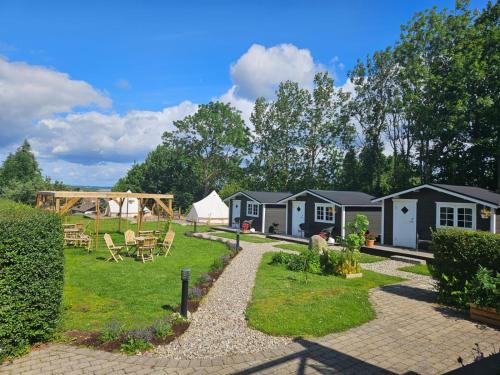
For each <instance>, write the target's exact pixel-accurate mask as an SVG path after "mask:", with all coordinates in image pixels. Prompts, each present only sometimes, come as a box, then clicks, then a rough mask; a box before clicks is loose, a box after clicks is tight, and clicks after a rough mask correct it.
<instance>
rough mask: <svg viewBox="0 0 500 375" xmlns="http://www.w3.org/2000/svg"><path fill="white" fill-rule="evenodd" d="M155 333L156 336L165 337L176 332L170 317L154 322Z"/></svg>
mask: <svg viewBox="0 0 500 375" xmlns="http://www.w3.org/2000/svg"><path fill="white" fill-rule="evenodd" d="M153 329H154V334H155V337H156V338H159V339H165V338H167V337H168V336H171V335H173V334H174V331H173V330H172V324H171V322H170V317H167V318H163V319H157V320H155V322H154V323H153Z"/></svg>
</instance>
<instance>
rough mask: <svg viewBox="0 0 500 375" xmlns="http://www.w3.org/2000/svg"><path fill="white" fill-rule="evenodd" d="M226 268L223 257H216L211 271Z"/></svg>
mask: <svg viewBox="0 0 500 375" xmlns="http://www.w3.org/2000/svg"><path fill="white" fill-rule="evenodd" d="M223 268H224V262H223V261H222V259H221V258H215V259H214V261H213V263H212V265H211V266H210V270H211V271H218V270H221V269H223Z"/></svg>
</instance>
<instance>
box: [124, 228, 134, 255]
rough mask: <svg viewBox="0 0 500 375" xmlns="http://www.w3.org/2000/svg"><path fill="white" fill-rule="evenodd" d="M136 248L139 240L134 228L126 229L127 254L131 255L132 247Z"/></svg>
mask: <svg viewBox="0 0 500 375" xmlns="http://www.w3.org/2000/svg"><path fill="white" fill-rule="evenodd" d="M132 247H133V248H135V251H137V241H136V239H135V233H134V231H133V230H130V229H129V230H127V231H125V248H126V249H127V255H130V248H132Z"/></svg>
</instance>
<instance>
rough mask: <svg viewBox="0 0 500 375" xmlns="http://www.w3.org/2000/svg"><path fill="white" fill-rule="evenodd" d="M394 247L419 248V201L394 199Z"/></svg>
mask: <svg viewBox="0 0 500 375" xmlns="http://www.w3.org/2000/svg"><path fill="white" fill-rule="evenodd" d="M392 202H393V224H392V230H393V241H392V242H393V245H394V246H402V247H410V248H412V249H415V248H416V247H417V246H416V245H417V200H416V199H393V200H392Z"/></svg>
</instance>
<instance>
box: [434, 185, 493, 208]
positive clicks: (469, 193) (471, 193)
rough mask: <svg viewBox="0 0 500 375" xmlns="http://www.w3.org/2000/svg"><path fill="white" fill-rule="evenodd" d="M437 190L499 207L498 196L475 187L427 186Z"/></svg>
mask: <svg viewBox="0 0 500 375" xmlns="http://www.w3.org/2000/svg"><path fill="white" fill-rule="evenodd" d="M429 185H431V186H435V187H437V188H441V189H444V190H448V191H450V192H453V193H457V194H460V195H463V196H465V197H469V198H474V199H477V200H480V201H483V202H487V203H492V204H494V205H497V206H500V194H498V193H495V192H493V191H489V190H486V189H483V188H480V187H475V186H461V185H446V184H429Z"/></svg>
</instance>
